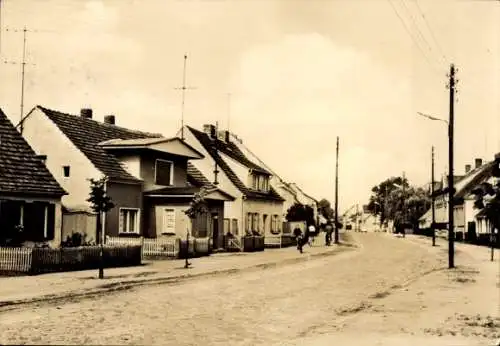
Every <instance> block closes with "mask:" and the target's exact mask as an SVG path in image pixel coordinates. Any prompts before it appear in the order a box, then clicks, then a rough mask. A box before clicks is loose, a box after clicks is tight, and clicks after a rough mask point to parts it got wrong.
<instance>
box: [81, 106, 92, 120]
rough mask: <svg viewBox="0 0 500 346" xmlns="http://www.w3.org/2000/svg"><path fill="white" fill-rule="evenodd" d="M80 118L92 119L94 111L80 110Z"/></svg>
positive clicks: (88, 109) (89, 109)
mask: <svg viewBox="0 0 500 346" xmlns="http://www.w3.org/2000/svg"><path fill="white" fill-rule="evenodd" d="M80 116H81V117H82V118H85V119H92V109H91V108H82V109H81V110H80Z"/></svg>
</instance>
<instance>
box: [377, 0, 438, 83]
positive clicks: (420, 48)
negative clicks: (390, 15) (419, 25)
mask: <svg viewBox="0 0 500 346" xmlns="http://www.w3.org/2000/svg"><path fill="white" fill-rule="evenodd" d="M387 2H389V4H390V5H391V7H392V9H393V11H394V13H395V14H396V16H397V17H398V18H399V20H400V21H401V24H403V27H404V29H405V30H406V33H407V34H408V35H409V36H410V38H411V40H412V41H413V43H414V44H415V46H416V47H417V48H418V50H419V51H420V53H421V54H422V56H423V57H424V58H425V60H426V61H427V63H428V64H429V66H430V67H431V69H432V70H433V71H434V72H436V73H437V74H441V72H440V71H438V70H437V68H436V66H435V65H433V64H432V62H431V60H430V59H429V57H428V56H427V54H426V53H425V52H424V50H423V49H422V47H421V46H420V44H419V43H418V40H417V39H416V38H415V36H414V35H413V34H412V32H411V30H410V28H409V27H408V25H407V24H406V22H405V21H404V19H403V17H402V16H401V14H400V13H399V12H398V10H397V8H396V6H394V4H393V3H392V1H391V0H387Z"/></svg>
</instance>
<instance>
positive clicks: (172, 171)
mask: <svg viewBox="0 0 500 346" xmlns="http://www.w3.org/2000/svg"><path fill="white" fill-rule="evenodd" d="M159 161H161V162H167V163H170V178H169V180H170V181H169V184H168V185H166V186H172V185H174V162H173V161H170V160H164V159H156V160H155V184H156V185H159V184H158V181H157V179H156V178H157V176H156V173H157V169H158V162H159ZM162 185H163V184H162Z"/></svg>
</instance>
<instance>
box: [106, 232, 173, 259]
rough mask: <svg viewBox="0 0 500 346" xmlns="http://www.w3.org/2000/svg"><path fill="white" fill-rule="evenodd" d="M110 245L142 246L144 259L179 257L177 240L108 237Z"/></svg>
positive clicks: (107, 240)
mask: <svg viewBox="0 0 500 346" xmlns="http://www.w3.org/2000/svg"><path fill="white" fill-rule="evenodd" d="M106 244H109V245H142V257H143V258H144V257H147V256H163V257H175V258H176V257H178V255H179V242H178V240H177V239H176V238H143V237H140V238H122V237H109V236H107V237H106Z"/></svg>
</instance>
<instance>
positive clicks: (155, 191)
mask: <svg viewBox="0 0 500 346" xmlns="http://www.w3.org/2000/svg"><path fill="white" fill-rule="evenodd" d="M23 136H24V137H25V138H26V139H27V141H28V142H29V143H30V144H31V145H32V147H33V148H34V149H35V151H36V152H37V153H38V154H43V155H46V157H47V159H46V165H47V167H48V168H49V170H50V171H51V172H52V174H53V175H54V176H55V177H56V179H57V180H58V181H59V182H60V184H61V185H62V186H63V187H64V188H65V189H66V190H67V191H68V193H69V194H68V196H65V197H64V198H63V201H62V202H63V206H64V208H65V213H64V222H63V230H64V232H65V234H67V235H69V234H71V233H73V232H82V231H85V233H86V234H88V235H90V237H91V238H93V239H97V240H99V239H101V235H100V234H99V232H98V230H95V223H94V221H93V214H92V212H91V210H90V205H89V203H88V202H87V201H86V200H87V198H88V195H89V191H90V190H89V182H88V179H90V178H93V179H97V178H100V177H106V178H107V183H106V192H107V194H108V195H109V196H110V197H111V199H112V201H113V203H114V204H115V207H114V208H113V209H112V210H111V211H109V212H107V213H106V215H105V218H104V231H105V235H106V236H110V237H113V236H120V237H126V236H129V237H134V236H135V237H137V236H144V237H148V238H155V237H182V238H184V237H185V236H186V232H191V234H192V235H193V236H195V237H209V236H210V237H211V239H212V241H213V245H214V247H215V248H218V247H221V246H222V239H223V238H222V232H220V231H219V230H220V229H222V227H223V225H222V220H223V218H224V202H225V201H230V200H232V199H233V197H232V196H230V195H228V194H227V193H226V192H224V191H221V190H220V189H218V188H216V187H214V186H211V185H210V184H209V182H208V180H207V179H206V178H205V177H204V176H203V175H202V174H201V172H199V171H198V170H196V168H195V167H194V166H192V164H191V161H193V160H201V159H203V158H204V156H203V154H201V153H200V152H199V151H197V150H196V149H195V148H193V147H191V146H190V145H188V144H187V143H185V142H184V141H182V140H181V139H180V138H165V137H163V136H162V135H161V134H155V133H147V132H140V131H135V130H130V129H126V128H123V127H120V126H118V125H117V124H116V117H115V116H114V115H109V116H105V117H104V121H103V122H101V121H97V120H95V119H94V118H93V112H92V110H91V109H82V110H81V112H80V115H72V114H67V113H63V112H59V111H55V110H51V109H48V108H45V107H42V106H37V107H35V108H34V109H33V110H32V111H31V112H30V113H29V114H28V115H27V116H26V117H25V118H24V120H23ZM203 186H205V187H207V188H208V189H209V194H208V195H207V197H206V200H207V202H208V209H209V211H208V213H207V215H200V217H199V219H196V220H195V222H194V224H191V221H190V220H189V219H188V217H187V216H186V215H185V213H184V211H185V210H186V209H187V208H188V207H189V203H190V201H191V200H192V198H193V196H194V195H195V193H196V192H198V191H199V190H200V188H201V187H203Z"/></svg>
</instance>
